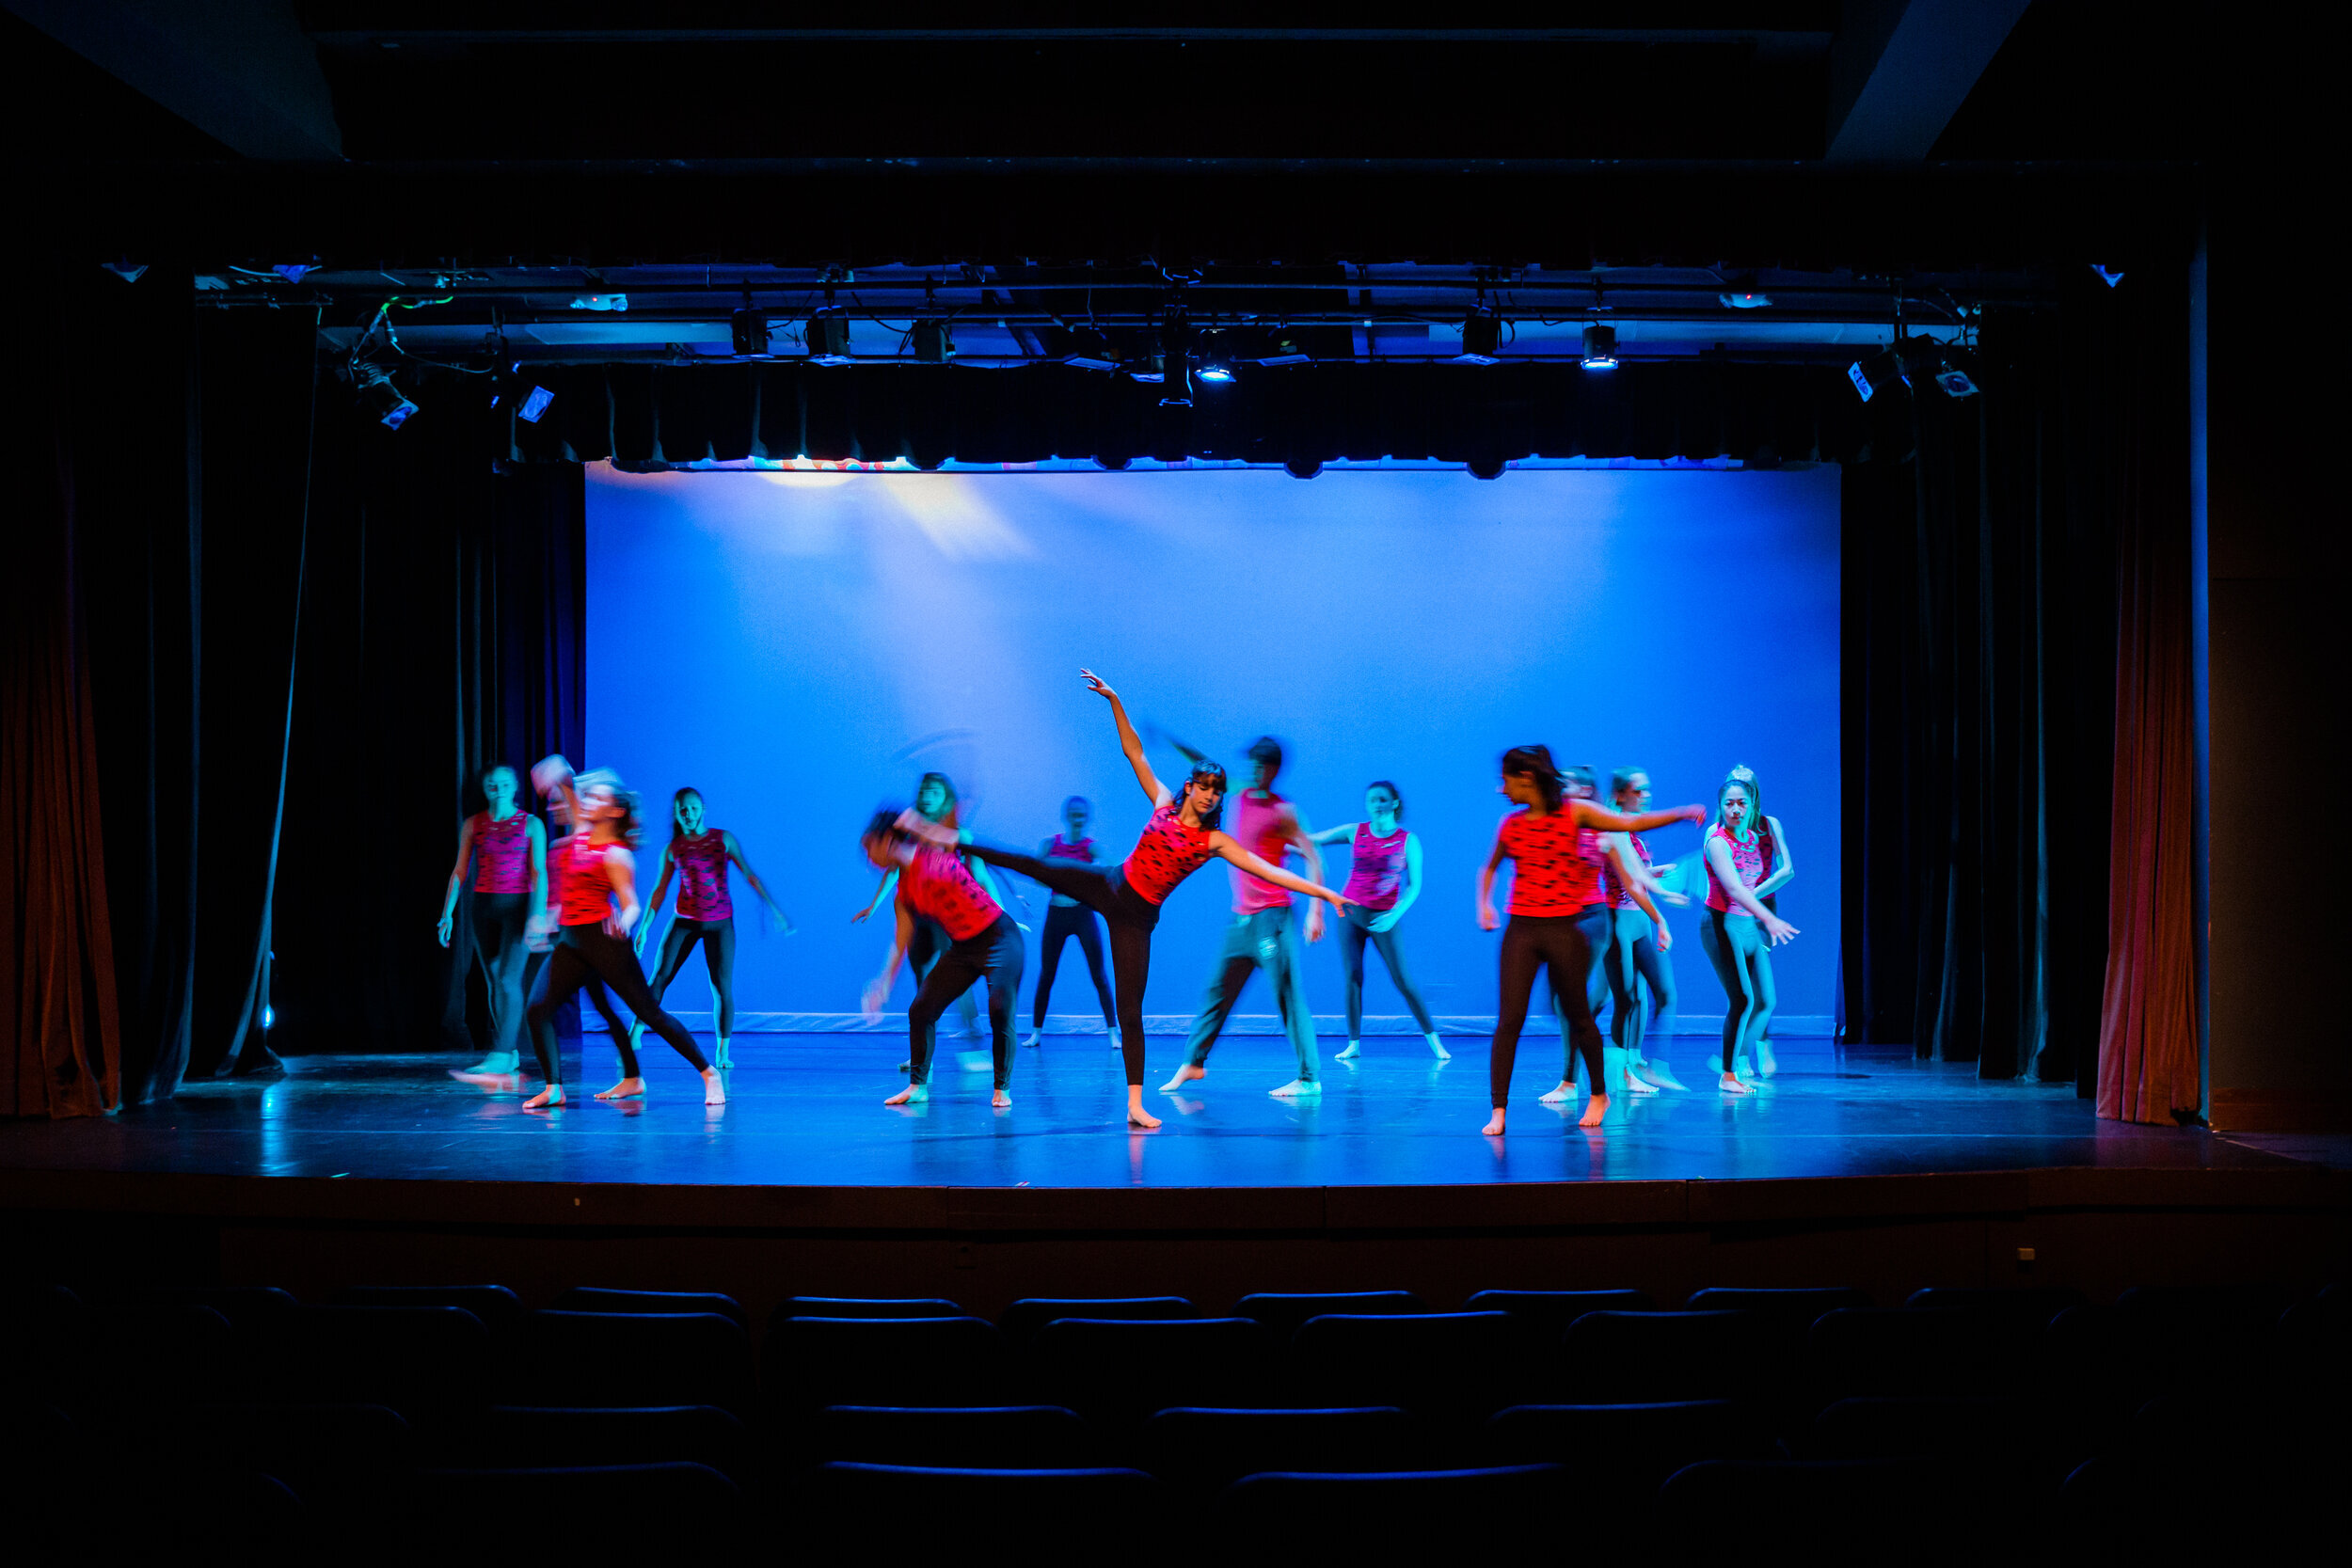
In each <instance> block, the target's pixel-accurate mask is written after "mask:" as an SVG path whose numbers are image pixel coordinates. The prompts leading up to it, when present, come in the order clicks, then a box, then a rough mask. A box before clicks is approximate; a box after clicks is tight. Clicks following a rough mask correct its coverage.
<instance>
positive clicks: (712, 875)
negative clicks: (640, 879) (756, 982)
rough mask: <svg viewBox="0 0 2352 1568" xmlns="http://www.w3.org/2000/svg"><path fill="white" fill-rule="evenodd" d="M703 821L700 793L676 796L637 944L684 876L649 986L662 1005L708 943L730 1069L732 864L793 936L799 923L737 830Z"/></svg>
mask: <svg viewBox="0 0 2352 1568" xmlns="http://www.w3.org/2000/svg"><path fill="white" fill-rule="evenodd" d="M703 820H704V818H703V798H702V795H701V793H700V792H699V791H697V790H694V789H691V788H690V789H681V790H679V791H678V792H677V793H676V794H675V795H673V796H672V797H671V798H670V841H669V842H668V843H667V844H664V845H663V846H662V847H661V875H660V878H659V879H657V880H656V881H655V882H654V884H653V898H652V899H651V901H649V902H648V903H647V904H646V906H645V918H644V919H643V920H641V921H639V922H638V923H637V936H636V940H635V942H634V943H633V945H634V947H635V949H636V950H637V951H638V952H639V953H643V952H644V950H645V935H646V933H647V932H649V931H651V930H652V929H653V921H654V916H656V915H658V914H660V912H661V902H662V900H663V899H664V898H666V897H668V896H669V893H670V877H671V874H672V873H673V872H675V873H676V875H677V878H678V894H677V914H676V916H675V918H673V919H672V920H671V922H670V928H669V929H668V930H667V931H665V932H663V933H662V935H661V958H660V962H658V963H656V964H655V965H654V971H653V978H652V980H650V981H648V982H647V983H646V987H645V989H646V990H648V991H649V992H651V993H652V996H653V999H654V1001H655V1003H656V1004H657V1005H658V1004H659V1003H660V1001H661V998H662V995H663V994H664V993H665V992H667V991H668V990H669V989H670V982H671V981H672V980H674V979H675V978H677V972H678V967H679V966H680V965H681V964H683V963H685V962H686V955H687V954H689V953H691V952H692V951H693V949H694V944H695V943H696V942H701V943H702V944H703V965H704V967H705V968H707V969H708V970H709V971H710V1000H711V1013H712V1022H713V1023H715V1024H716V1025H717V1033H718V1036H719V1053H718V1064H717V1065H718V1067H719V1068H720V1069H721V1070H724V1069H728V1068H731V1067H733V1066H734V1065H735V1056H734V1052H733V1049H732V1042H733V1040H734V1037H735V898H734V895H732V894H731V893H730V892H729V891H728V888H727V867H728V866H729V865H730V864H733V865H737V866H739V867H741V868H742V872H743V879H744V880H745V881H747V882H749V883H751V885H752V891H753V892H754V893H755V894H757V895H759V901H760V902H761V903H762V904H765V905H766V906H767V907H768V910H769V912H770V913H771V914H773V915H774V916H775V917H776V923H777V925H778V926H779V927H781V928H782V930H783V932H784V934H785V935H786V936H790V935H791V934H792V921H791V917H790V916H788V915H787V914H786V913H785V912H784V911H782V910H781V909H778V908H777V907H776V901H775V900H774V899H773V898H771V897H769V896H768V889H767V888H766V887H765V886H764V885H762V883H761V882H760V879H759V873H758V872H756V871H754V870H753V869H752V863H751V862H750V861H748V860H745V859H744V858H743V846H742V845H740V844H739V843H738V842H736V837H735V835H734V834H733V833H731V832H727V831H726V830H725V829H724V828H706V827H704V826H703ZM644 1035H645V1025H644V1022H643V1021H642V1020H641V1021H640V1022H638V1023H637V1025H636V1026H635V1027H634V1028H632V1029H631V1030H630V1031H629V1034H628V1043H629V1047H630V1049H631V1050H634V1049H635V1048H636V1046H637V1044H638V1042H639V1041H640V1040H642V1039H644Z"/></svg>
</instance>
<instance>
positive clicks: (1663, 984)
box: [1605, 909, 1675, 1062]
mask: <svg viewBox="0 0 2352 1568" xmlns="http://www.w3.org/2000/svg"><path fill="white" fill-rule="evenodd" d="M1610 926H1611V927H1612V931H1611V935H1612V939H1613V940H1612V941H1611V942H1610V943H1609V955H1608V958H1606V960H1605V962H1606V963H1607V964H1608V966H1609V989H1610V990H1611V992H1613V995H1614V997H1615V1011H1614V1012H1613V1014H1612V1015H1611V1017H1610V1020H1609V1033H1610V1037H1611V1038H1613V1040H1614V1041H1615V1042H1616V1044H1617V1046H1618V1048H1619V1049H1620V1050H1623V1051H1625V1052H1628V1053H1629V1062H1638V1061H1640V1060H1641V1059H1642V1041H1643V1037H1644V1036H1645V1034H1647V1033H1648V1031H1649V1029H1650V1028H1651V1027H1654V1026H1655V1025H1656V1024H1657V1022H1658V1021H1659V1020H1660V1019H1661V1018H1664V1017H1665V1016H1666V1015H1667V1014H1668V1013H1670V1012H1673V1011H1674V1010H1675V968H1674V963H1673V961H1672V960H1671V959H1670V958H1668V957H1667V956H1666V954H1665V953H1663V952H1662V951H1661V950H1660V948H1659V946H1658V928H1657V927H1654V926H1652V925H1651V924H1650V918H1649V916H1647V915H1645V914H1644V913H1643V912H1642V911H1640V910H1638V909H1634V910H1612V911H1610ZM1636 980H1643V981H1646V982H1648V984H1649V1017H1648V1018H1647V1019H1644V1018H1643V1016H1642V1007H1641V997H1640V996H1639V995H1638V994H1636V992H1635V990H1634V989H1633V988H1634V982H1635V981H1636Z"/></svg>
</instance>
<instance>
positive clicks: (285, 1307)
mask: <svg viewBox="0 0 2352 1568" xmlns="http://www.w3.org/2000/svg"><path fill="white" fill-rule="evenodd" d="M131 1299H132V1301H133V1302H135V1303H136V1304H138V1305H140V1306H143V1307H211V1308H212V1309H213V1310H214V1311H215V1312H217V1313H219V1314H220V1315H221V1316H222V1317H224V1318H227V1319H228V1320H229V1323H230V1327H232V1328H236V1329H239V1330H241V1331H246V1332H255V1333H260V1334H262V1335H268V1334H273V1333H275V1332H276V1331H277V1328H278V1324H279V1323H282V1322H283V1321H284V1320H285V1318H286V1316H287V1315H288V1314H289V1313H292V1312H294V1311H297V1310H299V1309H300V1308H301V1306H302V1304H301V1303H300V1302H298V1301H296V1300H295V1299H294V1295H293V1293H292V1292H291V1291H281V1290H279V1289H278V1287H277V1286H275V1285H151V1286H147V1287H145V1288H144V1289H141V1290H139V1291H134V1292H133V1293H132V1296H131Z"/></svg>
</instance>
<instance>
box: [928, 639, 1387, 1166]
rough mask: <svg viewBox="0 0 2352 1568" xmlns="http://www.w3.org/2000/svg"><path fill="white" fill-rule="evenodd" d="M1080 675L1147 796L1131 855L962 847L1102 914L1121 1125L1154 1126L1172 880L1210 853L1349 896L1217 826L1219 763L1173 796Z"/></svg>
mask: <svg viewBox="0 0 2352 1568" xmlns="http://www.w3.org/2000/svg"><path fill="white" fill-rule="evenodd" d="M1078 673H1079V675H1080V676H1082V677H1083V678H1084V679H1085V681H1086V683H1087V689H1089V690H1090V691H1092V692H1094V693H1095V694H1096V695H1097V696H1099V697H1101V698H1103V699H1104V701H1105V702H1107V703H1109V704H1110V705H1111V717H1112V719H1113V720H1115V721H1117V722H1118V725H1119V748H1120V751H1121V752H1125V753H1126V756H1127V766H1128V767H1130V768H1134V769H1135V773H1136V783H1137V784H1141V785H1142V786H1143V793H1144V794H1145V795H1146V796H1148V797H1150V798H1151V801H1152V820H1151V821H1149V822H1147V823H1145V824H1144V828H1143V835H1142V836H1141V837H1140V838H1138V839H1136V847H1135V848H1133V849H1132V850H1130V851H1128V854H1127V858H1126V859H1125V860H1124V861H1122V862H1120V863H1119V864H1117V865H1114V866H1110V867H1108V868H1107V869H1105V868H1104V867H1100V866H1093V865H1081V864H1079V863H1076V862H1073V861H1063V862H1054V861H1047V860H1042V859H1041V858H1039V857H1038V856H1035V855H1021V854H1015V853H1013V852H1012V851H1011V850H1009V849H998V848H995V847H992V846H989V845H984V844H973V845H967V846H965V851H966V853H968V854H972V855H977V857H979V858H980V859H981V860H983V861H986V862H987V863H989V864H991V865H996V866H1002V867H1003V868H1004V869H1006V870H1008V871H1017V872H1019V873H1020V874H1021V875H1022V876H1024V877H1026V878H1028V879H1031V880H1032V881H1038V882H1042V883H1044V884H1045V885H1046V887H1048V888H1050V889H1051V890H1053V891H1054V892H1056V893H1066V894H1068V895H1070V896H1071V897H1073V898H1075V899H1076V900H1078V902H1079V903H1081V904H1084V905H1086V906H1087V907H1088V908H1089V909H1091V910H1093V911H1096V912H1098V913H1099V914H1101V915H1102V916H1103V921H1104V925H1105V926H1107V927H1109V928H1110V939H1111V976H1112V979H1113V981H1114V983H1115V984H1116V986H1117V988H1118V1005H1119V1034H1120V1051H1121V1053H1123V1055H1124V1056H1125V1058H1126V1067H1127V1124H1128V1125H1129V1126H1131V1127H1157V1126H1158V1125H1159V1124H1160V1118H1159V1117H1155V1116H1153V1115H1152V1114H1151V1113H1150V1112H1148V1111H1146V1110H1145V1109H1144V1108H1143V985H1144V980H1145V978H1146V977H1147V976H1148V975H1149V974H1150V973H1151V969H1152V927H1155V926H1157V925H1158V924H1159V920H1160V906H1161V905H1162V904H1163V903H1165V902H1166V901H1167V899H1168V895H1169V894H1171V893H1173V892H1175V891H1176V885H1177V884H1178V883H1179V882H1182V881H1183V880H1184V879H1185V878H1186V877H1189V876H1191V875H1192V874H1193V873H1194V872H1195V871H1198V870H1200V867H1201V866H1202V865H1204V864H1206V863H1207V862H1208V860H1209V857H1210V856H1212V855H1216V856H1221V857H1222V858H1223V859H1224V860H1225V861H1226V862H1227V863H1229V864H1232V865H1237V866H1239V867H1241V869H1243V870H1244V871H1247V872H1248V873H1249V874H1250V875H1251V876H1254V877H1263V878H1264V879H1266V880H1267V881H1269V882H1272V883H1274V884H1276V885H1277V886H1279V887H1286V888H1288V889H1290V890H1291V891H1292V892H1293V893H1303V894H1305V895H1307V896H1309V897H1310V898H1320V899H1323V900H1324V901H1325V902H1327V903H1328V904H1330V905H1331V907H1332V908H1334V909H1336V910H1338V911H1340V912H1341V913H1342V914H1344V913H1346V912H1347V904H1348V900H1347V898H1346V896H1345V895H1342V894H1337V893H1334V892H1332V891H1331V890H1330V889H1329V888H1324V887H1317V886H1316V885H1315V884H1314V883H1312V882H1310V881H1308V880H1306V879H1304V878H1300V877H1294V876H1292V875H1291V874H1290V873H1289V872H1287V871H1284V870H1283V869H1282V868H1281V867H1279V866H1274V865H1268V864H1267V863H1265V862H1263V861H1262V860H1260V859H1259V858H1258V857H1257V856H1255V855H1253V854H1251V853H1250V852H1249V851H1248V850H1247V849H1245V848H1243V847H1241V846H1240V845H1239V844H1236V843H1235V842H1234V841H1233V840H1232V838H1230V837H1229V836H1227V835H1226V834H1225V833H1223V832H1218V831H1217V820H1218V816H1219V813H1221V812H1222V811H1223V809H1224V805H1225V769H1224V768H1221V767H1219V766H1218V765H1217V764H1216V763H1214V762H1209V761H1205V760H1203V761H1200V762H1196V763H1194V764H1193V765H1192V772H1191V774H1190V776H1189V777H1187V778H1186V779H1185V780H1184V786H1183V789H1182V791H1181V792H1171V791H1170V790H1169V789H1168V786H1167V785H1166V784H1162V783H1160V781H1159V778H1158V776H1157V775H1155V774H1154V773H1153V772H1152V764H1151V762H1150V761H1149V760H1148V759H1147V758H1146V757H1145V756H1144V754H1143V742H1142V741H1141V740H1140V739H1138V738H1136V727H1135V725H1133V724H1131V723H1129V722H1128V721H1127V708H1126V705H1124V704H1123V703H1121V702H1120V700H1119V693H1118V692H1116V691H1113V690H1112V689H1110V688H1109V687H1107V686H1105V685H1104V684H1103V683H1102V681H1100V680H1099V679H1097V678H1096V677H1095V674H1094V672H1093V671H1091V670H1081V671H1079V672H1078ZM908 829H909V831H910V832H914V833H915V834H916V835H917V836H919V837H922V838H924V839H926V840H928V841H930V842H931V843H933V844H938V845H942V846H944V847H950V848H952V847H955V843H956V840H955V838H954V836H953V835H952V834H951V833H949V832H947V831H946V829H944V828H941V827H937V826H933V825H931V824H929V823H924V822H912V823H909V824H908Z"/></svg>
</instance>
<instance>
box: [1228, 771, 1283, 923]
mask: <svg viewBox="0 0 2352 1568" xmlns="http://www.w3.org/2000/svg"><path fill="white" fill-rule="evenodd" d="M1233 804H1234V807H1235V810H1234V812H1233V828H1232V833H1233V836H1234V837H1235V838H1237V839H1239V840H1240V841H1241V842H1242V845H1243V847H1246V848H1247V849H1248V851H1249V852H1250V853H1251V854H1253V855H1255V856H1257V857H1258V858H1259V859H1260V860H1262V861H1263V862H1265V863H1267V864H1268V865H1279V864H1281V863H1282V857H1283V856H1285V855H1287V854H1289V853H1291V852H1292V851H1291V845H1290V841H1289V838H1288V836H1287V833H1288V830H1287V829H1286V828H1285V827H1284V825H1283V821H1282V808H1283V807H1284V806H1285V805H1287V804H1289V802H1288V801H1286V800H1283V799H1282V798H1281V797H1280V796H1279V795H1276V794H1274V793H1273V792H1272V791H1268V792H1267V794H1266V797H1265V799H1264V800H1259V799H1258V798H1257V797H1256V796H1254V795H1251V794H1250V793H1249V792H1248V790H1244V791H1243V792H1242V793H1241V794H1239V795H1237V796H1235V797H1234V799H1233ZM1227 869H1228V870H1230V871H1231V872H1232V874H1233V912H1234V913H1235V914H1256V913H1257V912H1258V911H1261V910H1286V909H1288V908H1290V902H1291V895H1290V889H1288V888H1283V887H1277V886H1275V885H1274V884H1273V883H1272V882H1269V881H1267V880H1266V879H1264V878H1263V877H1256V876H1252V875H1251V874H1250V873H1248V872H1247V871H1244V870H1243V869H1242V868H1241V867H1240V866H1238V865H1235V866H1229V867H1227Z"/></svg>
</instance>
